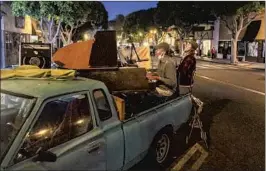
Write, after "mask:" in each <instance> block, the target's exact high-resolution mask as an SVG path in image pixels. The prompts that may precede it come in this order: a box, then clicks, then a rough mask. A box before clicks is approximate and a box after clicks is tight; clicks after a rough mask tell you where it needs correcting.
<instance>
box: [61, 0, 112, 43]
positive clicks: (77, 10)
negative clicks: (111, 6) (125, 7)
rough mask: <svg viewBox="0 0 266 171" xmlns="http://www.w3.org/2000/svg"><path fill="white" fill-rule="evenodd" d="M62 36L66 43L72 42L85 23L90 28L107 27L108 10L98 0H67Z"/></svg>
mask: <svg viewBox="0 0 266 171" xmlns="http://www.w3.org/2000/svg"><path fill="white" fill-rule="evenodd" d="M62 9H64V10H63V11H61V16H60V17H61V18H62V22H63V24H62V25H61V38H62V41H63V43H64V45H68V44H70V43H71V42H72V39H73V35H75V34H76V32H77V30H78V28H80V27H81V26H83V25H85V24H86V25H85V28H88V29H97V28H99V27H101V26H104V28H106V23H107V18H108V15H107V11H106V9H105V8H104V6H103V4H102V3H101V2H98V1H66V2H65V3H64V5H63V6H62Z"/></svg>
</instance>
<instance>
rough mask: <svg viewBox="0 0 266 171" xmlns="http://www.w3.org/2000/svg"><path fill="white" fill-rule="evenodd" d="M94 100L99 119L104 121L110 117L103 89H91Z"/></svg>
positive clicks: (110, 113) (110, 112)
mask: <svg viewBox="0 0 266 171" xmlns="http://www.w3.org/2000/svg"><path fill="white" fill-rule="evenodd" d="M93 96H94V100H95V103H96V107H97V111H98V114H99V118H100V120H101V121H105V120H107V119H110V118H111V117H112V111H111V108H110V105H109V103H108V100H107V98H106V95H105V93H104V91H103V90H94V91H93Z"/></svg>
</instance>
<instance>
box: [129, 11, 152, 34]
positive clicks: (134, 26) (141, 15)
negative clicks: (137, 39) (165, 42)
mask: <svg viewBox="0 0 266 171" xmlns="http://www.w3.org/2000/svg"><path fill="white" fill-rule="evenodd" d="M155 12H156V9H155V8H150V9H148V10H140V11H136V12H133V13H130V14H128V15H127V16H126V20H125V24H124V30H125V31H126V32H130V33H137V32H138V31H139V30H144V31H148V29H149V28H150V27H154V26H155V22H154V14H155Z"/></svg>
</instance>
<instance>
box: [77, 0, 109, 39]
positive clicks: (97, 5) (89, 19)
mask: <svg viewBox="0 0 266 171" xmlns="http://www.w3.org/2000/svg"><path fill="white" fill-rule="evenodd" d="M73 2H74V3H76V2H75V1H73ZM82 3H85V4H86V5H85V4H84V6H86V8H85V9H84V10H85V11H83V13H84V14H85V15H84V17H85V18H84V19H85V20H83V21H85V22H84V23H83V24H81V25H79V26H78V27H77V29H76V31H75V33H74V34H73V37H72V40H73V41H77V40H80V39H82V36H83V34H84V33H86V32H88V31H92V30H94V32H95V30H97V29H99V28H101V29H107V28H108V12H107V11H106V9H105V7H104V5H103V4H102V2H99V1H82Z"/></svg>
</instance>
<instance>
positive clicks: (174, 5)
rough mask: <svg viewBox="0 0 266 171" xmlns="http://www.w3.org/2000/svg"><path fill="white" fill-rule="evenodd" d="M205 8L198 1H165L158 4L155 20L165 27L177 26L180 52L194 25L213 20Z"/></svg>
mask: <svg viewBox="0 0 266 171" xmlns="http://www.w3.org/2000/svg"><path fill="white" fill-rule="evenodd" d="M212 19H213V17H212V15H210V13H209V12H208V11H206V10H205V8H202V6H201V5H200V4H199V2H196V1H192V2H191V1H189V2H187V1H176V2H165V1H164V2H163V1H160V2H159V3H158V4H157V11H156V14H155V21H156V24H157V25H161V26H163V27H164V28H165V27H169V26H173V25H174V26H175V29H176V31H177V33H178V35H179V44H180V46H179V52H180V53H181V54H182V53H183V46H182V45H183V42H184V39H185V38H188V36H189V34H190V33H191V32H192V29H193V27H194V26H196V25H198V24H203V23H207V22H208V20H212Z"/></svg>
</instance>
